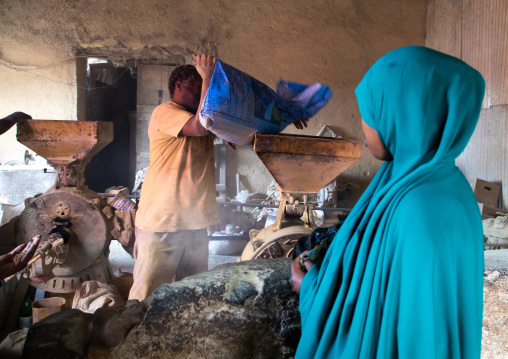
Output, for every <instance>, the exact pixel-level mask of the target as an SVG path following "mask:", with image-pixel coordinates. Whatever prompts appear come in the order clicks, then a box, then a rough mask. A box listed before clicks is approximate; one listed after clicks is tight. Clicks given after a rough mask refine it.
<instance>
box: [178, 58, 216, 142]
mask: <svg viewBox="0 0 508 359" xmlns="http://www.w3.org/2000/svg"><path fill="white" fill-rule="evenodd" d="M192 57H193V58H194V66H196V70H198V72H199V74H200V75H201V78H202V79H203V83H202V85H201V98H200V100H199V106H198V111H197V112H196V114H195V115H194V116H192V117H191V118H190V119H189V121H187V123H186V124H185V126H183V128H182V132H181V133H182V135H184V136H207V135H208V134H209V133H208V130H207V129H206V128H204V127H203V126H202V125H201V122H200V121H199V113H200V112H201V110H202V108H203V102H204V100H205V96H206V92H207V91H208V88H209V87H210V81H211V79H212V74H213V69H214V68H215V62H216V61H217V60H216V59H215V57H213V56H209V55H204V54H203V55H192Z"/></svg>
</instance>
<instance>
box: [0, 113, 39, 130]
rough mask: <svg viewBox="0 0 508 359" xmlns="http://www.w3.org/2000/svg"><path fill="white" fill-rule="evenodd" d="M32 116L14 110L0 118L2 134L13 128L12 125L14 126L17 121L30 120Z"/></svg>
mask: <svg viewBox="0 0 508 359" xmlns="http://www.w3.org/2000/svg"><path fill="white" fill-rule="evenodd" d="M31 118H32V116H30V115H27V114H26V113H23V112H14V113H12V114H10V115H9V116H7V117H5V118H2V119H1V120H0V135H3V134H4V133H6V132H7V131H9V130H10V129H11V127H12V126H14V125H15V124H16V123H18V122H19V121H21V120H30V119H31Z"/></svg>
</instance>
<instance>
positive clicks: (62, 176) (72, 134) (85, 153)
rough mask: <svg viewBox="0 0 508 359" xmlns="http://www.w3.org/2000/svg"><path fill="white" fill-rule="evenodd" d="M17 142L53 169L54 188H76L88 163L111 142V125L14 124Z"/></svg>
mask: <svg viewBox="0 0 508 359" xmlns="http://www.w3.org/2000/svg"><path fill="white" fill-rule="evenodd" d="M17 139H18V141H19V142H21V143H22V144H24V145H25V146H27V147H28V148H30V149H32V150H33V151H35V152H36V153H37V154H38V155H39V156H42V157H44V158H45V159H47V160H48V162H49V163H50V164H51V166H53V167H54V168H55V170H56V171H57V172H58V176H57V187H58V185H62V184H63V185H64V186H80V185H83V181H84V180H83V171H84V169H85V166H86V165H87V164H88V162H90V159H91V158H92V157H93V156H94V155H95V154H96V153H97V152H99V151H100V150H102V149H103V148H104V147H105V146H106V145H108V144H109V143H110V142H111V141H113V123H112V122H105V121H55V120H26V121H21V122H19V123H18V132H17Z"/></svg>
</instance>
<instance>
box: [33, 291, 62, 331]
mask: <svg viewBox="0 0 508 359" xmlns="http://www.w3.org/2000/svg"><path fill="white" fill-rule="evenodd" d="M64 305H65V298H61V297H53V298H46V299H41V300H37V301H35V302H33V303H32V317H33V324H35V323H37V322H38V321H40V320H42V319H44V318H46V317H47V316H50V315H51V314H53V313H57V312H60V311H61V310H62V309H63V308H64Z"/></svg>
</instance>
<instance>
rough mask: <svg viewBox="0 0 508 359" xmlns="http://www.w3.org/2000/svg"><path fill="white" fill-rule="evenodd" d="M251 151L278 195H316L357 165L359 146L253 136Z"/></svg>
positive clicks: (334, 141) (312, 138) (333, 140)
mask: <svg viewBox="0 0 508 359" xmlns="http://www.w3.org/2000/svg"><path fill="white" fill-rule="evenodd" d="M254 151H255V152H256V154H257V155H258V157H259V158H260V159H261V161H262V162H263V163H264V165H265V166H266V168H267V169H268V171H269V172H270V173H271V174H272V176H273V177H274V179H275V180H276V181H277V183H278V184H279V186H280V188H281V189H282V191H284V192H291V193H317V192H318V191H319V190H320V189H321V188H323V187H324V186H326V185H327V184H328V183H330V182H331V181H332V180H333V179H334V178H335V177H337V176H338V175H340V174H341V173H342V172H344V171H345V170H346V169H347V168H349V167H350V166H351V165H352V164H353V163H355V162H356V161H358V159H359V158H360V154H361V144H360V142H356V141H346V140H341V139H336V138H326V137H317V136H297V135H285V134H284V135H283V134H277V135H260V134H256V135H255V137H254Z"/></svg>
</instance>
